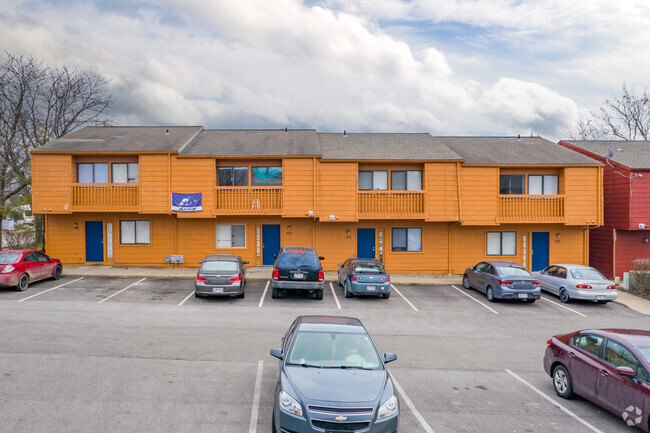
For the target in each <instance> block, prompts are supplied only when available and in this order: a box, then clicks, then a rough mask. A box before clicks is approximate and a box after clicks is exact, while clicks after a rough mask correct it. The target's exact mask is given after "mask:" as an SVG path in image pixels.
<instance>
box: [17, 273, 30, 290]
mask: <svg viewBox="0 0 650 433" xmlns="http://www.w3.org/2000/svg"><path fill="white" fill-rule="evenodd" d="M27 286H29V275H27V274H22V275H21V276H20V278H19V279H18V285H17V286H16V290H18V291H19V292H24V291H25V290H27Z"/></svg>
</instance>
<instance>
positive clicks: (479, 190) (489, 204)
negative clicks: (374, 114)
mask: <svg viewBox="0 0 650 433" xmlns="http://www.w3.org/2000/svg"><path fill="white" fill-rule="evenodd" d="M498 193H499V170H498V169H497V168H496V167H463V166H461V168H460V200H461V213H462V221H461V223H462V224H463V225H491V224H496V223H497V215H498V211H499V202H498V198H497V194H498Z"/></svg>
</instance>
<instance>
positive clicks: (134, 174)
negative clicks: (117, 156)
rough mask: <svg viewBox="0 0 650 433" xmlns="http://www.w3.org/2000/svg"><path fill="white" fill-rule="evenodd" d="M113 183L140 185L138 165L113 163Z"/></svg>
mask: <svg viewBox="0 0 650 433" xmlns="http://www.w3.org/2000/svg"><path fill="white" fill-rule="evenodd" d="M111 168H112V170H113V172H112V175H113V176H112V177H113V179H112V181H113V183H138V182H139V179H138V177H139V176H138V163H137V162H128V163H113V164H111Z"/></svg>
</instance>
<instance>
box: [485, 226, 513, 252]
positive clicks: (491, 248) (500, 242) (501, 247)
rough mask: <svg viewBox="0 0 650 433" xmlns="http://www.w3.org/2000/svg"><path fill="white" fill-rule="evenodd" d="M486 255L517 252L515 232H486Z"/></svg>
mask: <svg viewBox="0 0 650 433" xmlns="http://www.w3.org/2000/svg"><path fill="white" fill-rule="evenodd" d="M486 244H487V255H488V256H514V255H516V254H517V232H487V242H486Z"/></svg>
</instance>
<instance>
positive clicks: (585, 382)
mask: <svg viewBox="0 0 650 433" xmlns="http://www.w3.org/2000/svg"><path fill="white" fill-rule="evenodd" d="M544 370H546V373H548V374H549V376H551V377H552V378H553V386H554V388H555V392H557V395H559V396H560V397H562V398H570V397H571V396H572V395H573V394H578V395H580V396H581V397H584V398H586V399H587V400H590V401H591V402H593V403H595V404H597V405H598V406H601V407H602V408H604V409H607V410H608V411H610V412H612V413H613V414H614V415H617V416H620V417H622V418H623V421H625V422H626V423H627V425H629V426H636V427H638V428H640V429H641V430H643V431H645V432H648V431H650V331H641V330H635V329H608V330H602V329H600V330H598V329H589V330H584V331H577V332H572V333H570V334H562V335H556V336H555V337H553V338H551V339H550V340H548V345H547V346H546V354H545V355H544Z"/></svg>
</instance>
